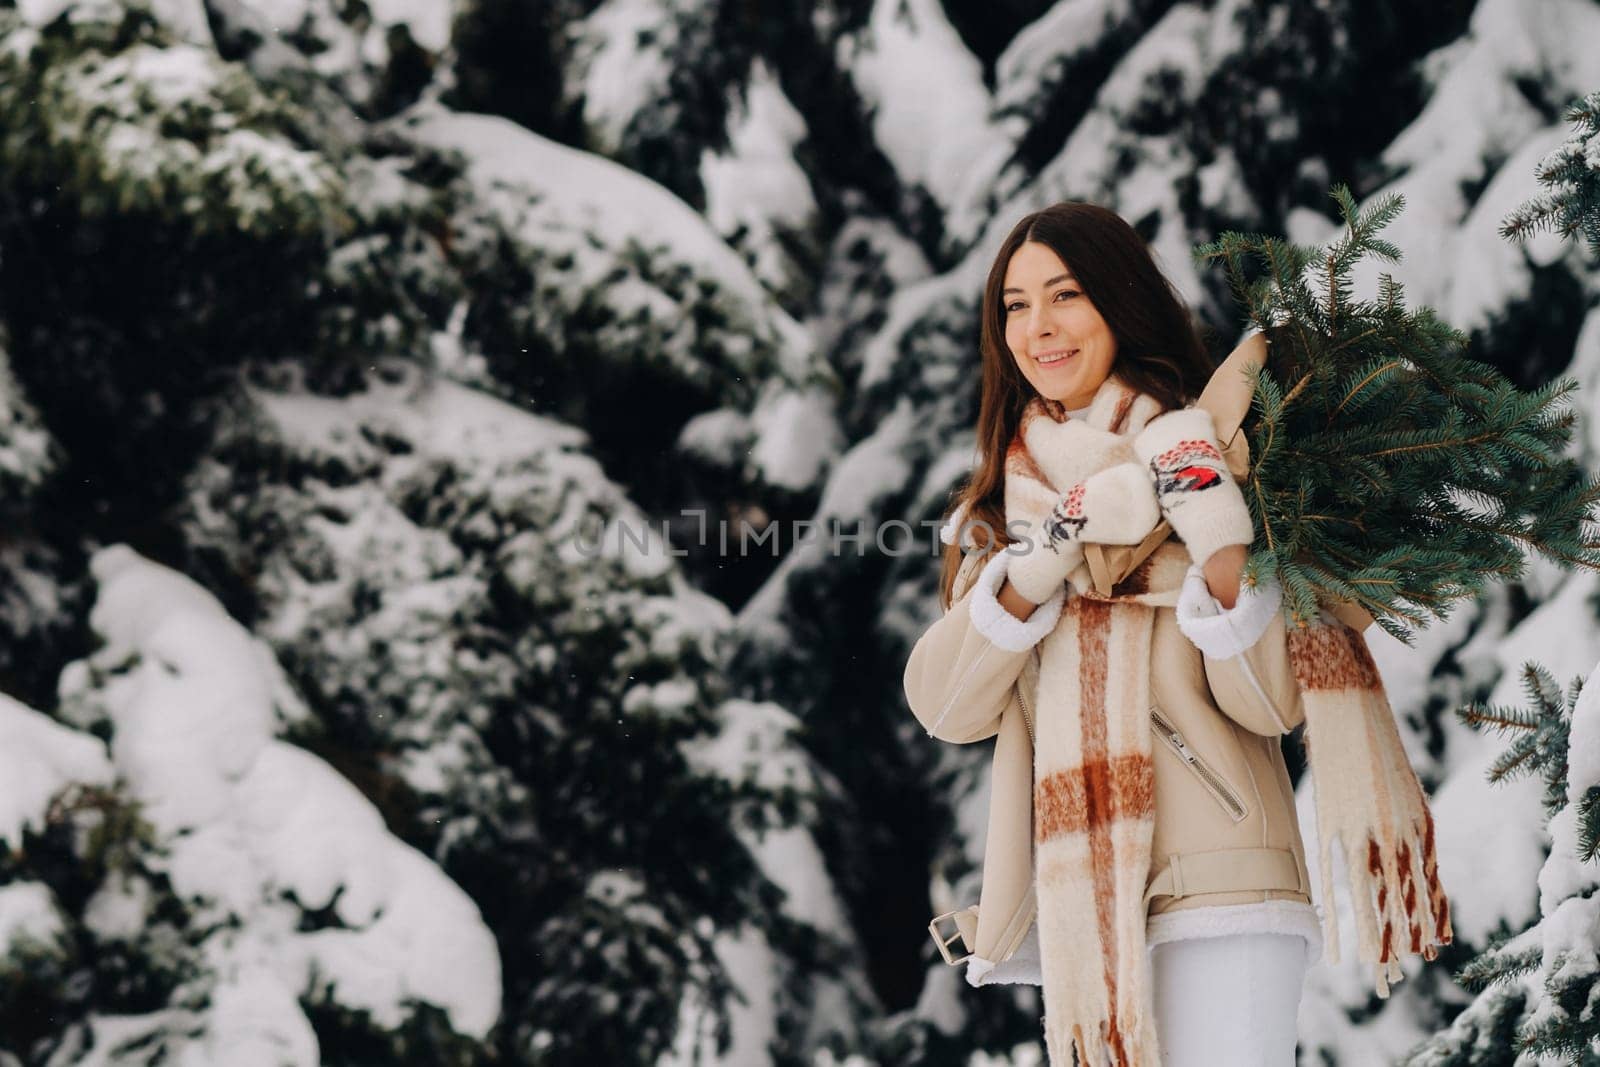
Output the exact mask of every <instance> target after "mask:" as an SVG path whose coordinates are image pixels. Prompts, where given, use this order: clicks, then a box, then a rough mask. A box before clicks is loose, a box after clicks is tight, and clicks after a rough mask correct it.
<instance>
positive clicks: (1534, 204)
mask: <svg viewBox="0 0 1600 1067" xmlns="http://www.w3.org/2000/svg"><path fill="white" fill-rule="evenodd" d="M1567 121H1568V122H1571V123H1572V124H1573V125H1575V126H1576V127H1577V128H1578V129H1577V132H1575V133H1574V134H1573V135H1572V136H1571V137H1570V138H1568V139H1567V140H1566V141H1564V142H1562V144H1561V145H1560V146H1559V147H1557V148H1556V150H1555V151H1553V152H1551V153H1550V154H1549V155H1547V156H1545V157H1544V159H1543V160H1542V161H1541V162H1540V163H1539V167H1538V169H1537V170H1536V171H1535V172H1534V173H1535V175H1536V176H1537V177H1538V179H1539V184H1541V185H1544V186H1546V187H1548V188H1549V189H1550V190H1551V191H1550V192H1548V193H1541V194H1540V195H1538V196H1536V197H1534V198H1533V199H1531V200H1529V201H1528V202H1527V203H1525V204H1523V205H1522V206H1521V207H1519V208H1517V210H1515V211H1513V212H1512V213H1511V214H1510V215H1508V216H1506V219H1505V222H1503V223H1502V224H1501V226H1500V234H1501V236H1502V237H1509V238H1513V239H1516V240H1522V239H1525V238H1527V237H1529V236H1531V235H1533V234H1534V233H1537V232H1539V231H1540V230H1553V231H1555V232H1556V233H1559V234H1561V235H1562V236H1563V237H1577V236H1579V235H1582V237H1583V239H1584V240H1585V241H1587V242H1588V244H1589V251H1590V252H1591V253H1592V254H1593V255H1595V256H1597V257H1600V90H1596V91H1594V92H1592V93H1590V94H1589V95H1588V96H1586V97H1584V98H1583V99H1582V100H1578V101H1576V102H1574V103H1573V104H1572V106H1571V107H1569V108H1568V109H1567Z"/></svg>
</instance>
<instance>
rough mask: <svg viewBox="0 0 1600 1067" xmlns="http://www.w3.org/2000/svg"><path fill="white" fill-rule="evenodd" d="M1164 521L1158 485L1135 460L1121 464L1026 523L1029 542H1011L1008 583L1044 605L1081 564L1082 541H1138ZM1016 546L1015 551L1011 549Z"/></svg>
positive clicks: (1085, 482)
mask: <svg viewBox="0 0 1600 1067" xmlns="http://www.w3.org/2000/svg"><path fill="white" fill-rule="evenodd" d="M1160 521H1161V512H1160V509H1159V507H1158V506H1157V504H1156V494H1155V489H1154V487H1153V486H1152V485H1151V483H1150V479H1149V477H1148V476H1147V475H1146V474H1145V472H1144V469H1143V468H1142V467H1141V466H1140V465H1139V464H1137V463H1118V464H1115V465H1114V466H1110V467H1107V468H1105V469H1104V470H1101V471H1097V472H1096V473H1094V474H1091V475H1090V476H1089V477H1088V478H1085V479H1084V480H1083V481H1081V482H1079V483H1078V484H1077V485H1074V486H1073V487H1072V488H1071V489H1068V490H1067V491H1066V492H1065V493H1062V494H1061V496H1060V497H1058V498H1057V499H1056V502H1055V505H1054V506H1053V507H1052V508H1051V509H1050V510H1049V511H1048V512H1047V513H1046V514H1045V515H1044V516H1043V517H1042V518H1041V519H1040V520H1039V521H1038V522H1030V523H1028V524H1027V529H1026V531H1025V533H1026V537H1027V540H1028V541H1029V542H1031V545H1030V546H1029V547H1027V548H1022V547H1021V546H1020V545H1012V546H1008V547H1007V548H1006V552H1008V553H1010V554H1011V555H1012V556H1015V557H1016V558H1014V559H1012V560H1011V562H1010V563H1009V564H1008V569H1007V577H1008V578H1009V580H1010V584H1011V585H1012V586H1014V587H1015V588H1016V591H1017V592H1018V593H1020V594H1022V596H1023V597H1025V598H1027V599H1028V600H1031V601H1033V602H1034V603H1035V604H1042V603H1044V602H1045V601H1046V600H1048V599H1050V597H1051V596H1053V595H1055V591H1056V590H1057V589H1058V588H1060V586H1061V583H1062V582H1064V581H1066V578H1067V575H1069V574H1071V573H1072V571H1073V569H1074V568H1076V567H1077V566H1078V564H1079V563H1081V562H1083V544H1084V542H1086V541H1096V542H1099V543H1100V544H1107V545H1136V544H1138V543H1139V542H1140V541H1141V540H1143V538H1144V536H1145V535H1146V534H1147V533H1149V532H1150V531H1151V530H1152V529H1154V528H1155V525H1156V523H1158V522H1160ZM1013 549H1017V551H1012V550H1013Z"/></svg>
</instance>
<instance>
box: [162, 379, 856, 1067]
mask: <svg viewBox="0 0 1600 1067" xmlns="http://www.w3.org/2000/svg"><path fill="white" fill-rule="evenodd" d="M220 425H221V427H222V429H221V432H220V434H219V436H218V438H217V440H216V441H215V442H214V444H213V446H212V447H211V448H210V449H208V455H207V458H206V459H205V460H204V461H203V462H202V463H201V464H200V465H199V466H198V467H197V468H196V470H195V471H194V473H193V475H192V477H191V479H190V499H189V504H188V506H187V507H186V508H185V509H184V515H183V517H182V528H183V530H184V533H185V538H186V540H187V541H188V542H189V543H191V544H192V545H194V546H196V548H197V550H199V551H201V552H202V553H203V554H204V555H205V556H207V557H209V558H211V559H213V560H214V561H215V563H214V566H215V567H216V568H217V570H218V571H219V572H220V573H226V574H229V575H232V576H234V577H235V578H236V579H237V580H240V581H245V582H248V585H249V587H250V588H251V590H252V595H253V597H254V602H253V613H254V615H255V617H256V619H257V631H258V632H259V633H260V634H261V635H262V636H263V637H264V638H265V639H266V640H268V641H269V642H270V643H271V644H272V646H273V648H274V649H275V650H276V651H277V653H278V655H279V656H280V657H281V658H282V659H283V661H284V663H285V665H286V667H287V669H288V671H289V673H290V675H291V676H292V677H293V678H294V679H296V681H297V682H298V684H300V685H301V686H302V687H303V688H304V690H305V692H306V694H307V698H308V700H309V702H310V703H311V705H312V706H313V707H315V708H317V709H318V712H319V714H318V717H317V719H316V720H315V721H307V722H305V723H302V724H300V725H299V726H298V727H297V728H296V729H295V730H294V731H293V733H292V736H293V737H294V738H295V739H296V740H297V741H299V742H300V743H301V744H303V745H305V746H306V747H307V748H309V749H311V750H312V751H315V752H318V753H322V754H324V755H325V756H326V757H327V758H329V759H331V760H333V761H334V762H335V763H336V765H339V766H341V767H342V768H344V769H345V770H346V773H348V774H350V775H351V776H352V777H353V778H355V779H356V780H358V781H361V782H362V783H364V785H365V787H366V788H367V790H368V792H369V793H371V794H372V795H374V796H376V797H378V798H379V801H380V803H381V804H382V805H383V807H384V810H385V813H386V816H387V817H388V818H389V820H390V822H391V824H393V825H395V826H397V827H398V828H401V832H402V833H403V834H404V835H405V836H406V837H407V839H408V840H411V841H414V842H416V843H417V844H418V845H419V847H422V848H423V849H424V850H426V851H427V852H428V853H429V854H430V855H432V856H434V857H436V858H437V859H438V860H439V862H440V863H441V864H442V865H443V867H444V868H445V870H446V871H447V872H448V873H449V874H450V875H451V876H452V877H453V878H455V879H456V880H457V881H458V882H459V883H460V884H461V885H462V886H463V887H464V888H466V889H467V890H468V892H470V893H471V894H472V896H473V898H474V899H475V900H476V901H477V903H478V905H479V906H480V907H481V908H482V909H483V911H484V914H485V917H486V920H487V921H488V923H489V924H490V926H491V927H492V928H493V929H494V931H495V933H496V935H497V937H498V939H499V942H500V944H501V946H502V952H503V956H504V959H505V989H506V994H505V995H506V1003H507V1009H506V1024H505V1025H504V1026H503V1027H502V1029H501V1031H500V1032H499V1035H498V1041H497V1043H496V1047H497V1050H498V1051H497V1055H498V1056H499V1057H500V1058H501V1061H502V1062H508V1063H528V1064H563V1063H569V1062H577V1061H585V1060H589V1059H593V1060H594V1061H596V1062H607V1063H619V1064H632V1063H653V1062H655V1060H656V1058H657V1057H658V1056H660V1055H662V1054H663V1053H665V1052H667V1051H668V1050H669V1049H680V1050H692V1049H694V1048H695V1047H696V1046H698V1047H699V1049H700V1052H701V1054H703V1055H712V1054H714V1053H715V1052H716V1049H717V1046H718V1043H719V1042H720V1043H721V1044H722V1045H723V1050H722V1051H723V1054H725V1055H726V1056H727V1059H726V1061H725V1062H728V1063H738V1062H766V1061H767V1060H768V1059H769V1058H770V1059H771V1060H772V1062H777V1063H790V1062H799V1057H800V1055H801V1053H802V1051H803V1050H804V1049H806V1048H808V1047H810V1046H811V1045H813V1044H814V1043H815V1042H816V1041H817V1040H819V1039H820V1037H822V1036H823V1035H825V1034H827V1033H829V1032H833V1031H839V1032H841V1036H842V1037H843V1038H844V1039H845V1040H853V1035H852V1033H851V1027H852V1025H853V1024H852V1022H851V1018H852V1017H853V1016H854V1015H856V1014H857V1013H859V1012H860V1011H861V1010H862V1007H861V1005H860V1003H859V1001H860V1000H861V998H862V993H861V991H860V990H859V989H856V988H854V987H853V985H852V983H851V982H850V981H849V980H848V978H846V979H845V980H843V981H841V980H839V979H838V978H836V977H833V976H835V975H839V974H846V975H847V974H848V972H849V960H850V955H849V951H848V950H849V943H848V941H847V940H845V939H842V938H841V937H840V936H839V931H840V930H841V927H842V926H843V919H842V916H841V915H840V914H839V911H838V908H837V905H836V904H835V903H834V902H833V900H832V894H831V891H830V890H829V889H828V888H827V886H826V883H825V882H821V883H819V882H816V881H814V880H813V879H814V877H815V871H816V870H818V869H820V866H819V865H820V857H819V856H818V854H817V852H816V846H815V845H814V844H813V843H812V842H811V839H810V834H809V833H808V832H807V829H806V828H807V827H808V826H809V825H810V824H812V823H814V821H815V819H816V814H815V804H816V801H815V798H814V796H813V794H814V793H816V792H817V791H818V789H819V788H820V787H819V785H818V783H817V781H816V776H815V773H814V772H813V771H812V770H811V769H810V768H809V761H808V760H807V759H806V758H805V757H804V755H803V754H802V753H801V752H800V751H799V750H798V748H797V747H796V746H795V745H794V742H793V741H792V739H791V737H790V734H791V732H792V729H793V722H792V720H791V718H790V717H789V716H788V715H787V713H785V712H783V711H782V709H780V708H778V707H776V706H774V705H771V704H757V703H752V702H750V701H744V700H738V699H734V698H733V697H734V694H733V693H732V692H731V691H730V690H729V687H728V685H727V683H726V680H725V678H724V677H723V674H722V671H721V669H720V666H719V664H720V660H721V657H722V655H723V654H724V651H725V647H726V645H727V643H728V639H729V636H730V634H729V631H730V629H731V619H730V618H729V616H728V614H727V612H726V609H725V608H723V607H722V606H721V605H719V604H718V603H717V602H715V601H714V600H712V599H711V598H709V597H706V596H704V595H703V594H699V593H696V592H694V591H693V590H691V589H690V588H688V587H687V585H686V584H685V583H684V580H683V578H682V575H681V573H679V572H678V570H677V568H676V565H675V563H674V561H673V560H671V559H670V558H668V557H667V556H666V555H665V548H666V546H665V545H664V544H663V542H662V541H661V539H660V535H659V527H658V526H647V519H646V517H645V516H644V515H643V514H642V513H640V512H639V511H638V510H637V509H636V508H634V507H633V506H632V504H631V503H630V502H629V501H628V500H627V498H626V496H625V494H624V493H623V492H622V490H621V488H620V487H619V486H617V485H616V484H615V483H613V482H611V481H610V480H609V479H607V478H606V476H605V474H604V473H603V472H602V471H601V469H600V468H599V466H598V465H597V464H596V462H595V461H594V459H593V458H592V457H590V456H588V455H587V454H585V452H584V444H585V439H584V435H583V434H582V433H581V432H579V431H577V430H575V429H573V428H572V427H569V426H565V425H562V424H560V423H557V422H555V421H553V420H549V419H546V418H543V417H541V416H537V415H534V414H530V413H528V412H525V411H520V410H518V409H516V408H514V407H512V406H510V405H508V404H505V403H503V402H501V401H499V400H497V399H494V398H492V397H488V396H485V395H483V394H482V393H479V392H477V391H474V390H471V389H469V388H466V387H464V386H461V385H459V384H456V383H452V382H449V381H446V380H440V379H435V378H432V377H431V376H430V375H428V374H427V373H426V372H425V371H424V370H423V369H422V368H419V367H417V366H416V365H415V364H414V363H411V362H409V361H406V360H403V359H399V358H389V359H385V360H383V361H381V362H380V363H379V364H378V370H377V373H376V374H375V375H374V376H373V377H372V379H371V380H370V381H369V382H367V383H366V384H365V385H364V387H363V388H362V389H360V390H358V391H355V392H351V393H348V394H346V395H344V396H338V397H335V396H328V395H325V394H324V395H319V394H316V393H313V392H310V391H308V390H307V389H306V388H305V387H304V383H303V381H302V380H301V379H300V378H299V377H298V376H297V375H296V374H295V373H294V368H293V367H292V366H284V367H281V368H278V369H276V370H273V371H271V372H268V371H267V370H263V371H262V372H261V373H260V374H259V375H258V376H257V377H256V380H255V381H254V382H253V383H252V384H250V385H249V386H248V387H247V388H246V389H245V390H244V391H243V393H242V394H241V396H240V400H239V404H238V406H237V408H236V409H235V410H234V412H233V413H232V414H231V416H230V417H229V418H228V419H226V420H224V421H223V422H222V423H221V424H220ZM246 489H248V491H246ZM635 539H637V543H636V540H635ZM808 871H809V872H811V873H806V872H808ZM752 983H757V984H755V985H752ZM772 983H776V984H772ZM736 989H738V990H742V993H741V994H740V995H742V996H745V997H747V998H749V1003H748V1004H747V1005H746V1006H744V1007H742V1008H741V1007H738V1006H737V1005H736V1004H735V1002H734V999H733V998H734V996H735V990H736ZM761 990H764V991H765V992H764V993H762V992H759V991H761ZM851 1002H857V1003H856V1006H855V1007H854V1008H852V1009H851V1010H850V1011H848V1012H839V1011H828V1010H824V1006H825V1005H830V1004H831V1005H843V1004H849V1003H851ZM813 1027H817V1028H819V1029H818V1032H812V1028H813ZM685 1062H687V1061H685Z"/></svg>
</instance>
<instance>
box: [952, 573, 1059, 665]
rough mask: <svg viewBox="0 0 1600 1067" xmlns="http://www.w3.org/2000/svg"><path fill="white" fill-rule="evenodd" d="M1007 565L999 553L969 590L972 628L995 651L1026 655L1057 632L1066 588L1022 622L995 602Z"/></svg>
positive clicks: (1002, 583)
mask: <svg viewBox="0 0 1600 1067" xmlns="http://www.w3.org/2000/svg"><path fill="white" fill-rule="evenodd" d="M1010 562H1011V557H1010V555H1009V554H1008V553H1007V552H1005V551H1004V550H1001V551H999V552H996V553H995V554H994V558H993V559H991V560H989V562H988V563H985V564H984V565H983V570H981V571H979V572H978V580H977V582H975V583H974V584H973V587H972V605H971V609H970V610H971V614H972V624H973V625H974V626H976V627H977V628H978V632H979V633H981V634H983V636H985V637H987V638H988V639H989V640H990V641H992V642H993V643H994V644H995V646H996V647H997V648H1003V649H1005V650H1006V651H1007V652H1026V651H1028V649H1030V648H1032V647H1033V646H1034V645H1036V644H1038V643H1039V639H1040V638H1042V637H1044V635H1045V634H1047V633H1049V632H1050V631H1051V630H1054V629H1055V628H1056V620H1058V619H1059V618H1061V606H1062V605H1063V604H1065V603H1066V602H1067V587H1066V585H1065V584H1064V583H1063V584H1062V586H1061V588H1059V589H1057V590H1056V592H1055V595H1053V596H1052V597H1051V598H1050V599H1049V600H1046V601H1045V602H1044V603H1042V604H1040V605H1039V606H1038V607H1036V608H1034V609H1033V614H1032V615H1029V616H1028V618H1027V621H1023V620H1022V619H1019V618H1017V617H1016V616H1015V615H1013V614H1011V612H1009V611H1007V610H1006V609H1005V608H1003V607H1001V606H1000V601H999V600H997V599H996V597H997V596H998V595H999V593H1000V587H1001V586H1002V585H1004V584H1005V581H1006V568H1007V567H1008V566H1009V565H1010Z"/></svg>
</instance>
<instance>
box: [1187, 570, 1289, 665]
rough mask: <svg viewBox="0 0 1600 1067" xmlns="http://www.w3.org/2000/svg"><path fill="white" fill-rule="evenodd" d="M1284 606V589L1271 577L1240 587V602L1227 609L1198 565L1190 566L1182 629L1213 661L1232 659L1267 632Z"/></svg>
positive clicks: (1192, 642) (1191, 641) (1237, 601)
mask: <svg viewBox="0 0 1600 1067" xmlns="http://www.w3.org/2000/svg"><path fill="white" fill-rule="evenodd" d="M1282 604H1283V587H1282V586H1281V585H1279V584H1278V579H1277V578H1276V577H1269V578H1267V579H1266V580H1265V581H1263V582H1261V583H1260V584H1259V585H1257V586H1256V587H1255V588H1254V589H1251V588H1250V587H1248V586H1246V585H1244V584H1242V583H1241V584H1240V586H1239V599H1238V600H1236V601H1235V602H1234V605H1233V607H1231V608H1224V607H1223V606H1222V603H1221V602H1220V601H1218V600H1217V598H1216V597H1214V596H1212V595H1211V590H1210V588H1209V587H1207V585H1206V578H1205V574H1204V573H1203V572H1202V571H1201V569H1200V565H1199V564H1198V563H1192V564H1190V565H1189V569H1188V571H1187V572H1185V574H1184V576H1183V589H1182V591H1181V592H1180V593H1179V594H1178V608H1177V611H1178V629H1180V630H1182V631H1183V636H1185V637H1187V638H1188V639H1189V641H1190V643H1191V644H1193V645H1194V646H1195V647H1196V648H1198V649H1199V650H1200V651H1201V652H1204V653H1205V654H1206V655H1208V656H1210V657H1211V658H1212V659H1231V658H1232V657H1234V656H1237V655H1239V654H1240V653H1241V652H1243V651H1245V650H1246V649H1247V648H1249V647H1250V646H1252V645H1254V644H1255V643H1256V642H1257V641H1259V640H1261V635H1262V634H1264V633H1266V632H1267V627H1268V626H1269V625H1270V624H1271V623H1272V616H1273V615H1274V614H1276V613H1277V611H1278V609H1279V608H1280V607H1281V606H1282Z"/></svg>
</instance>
